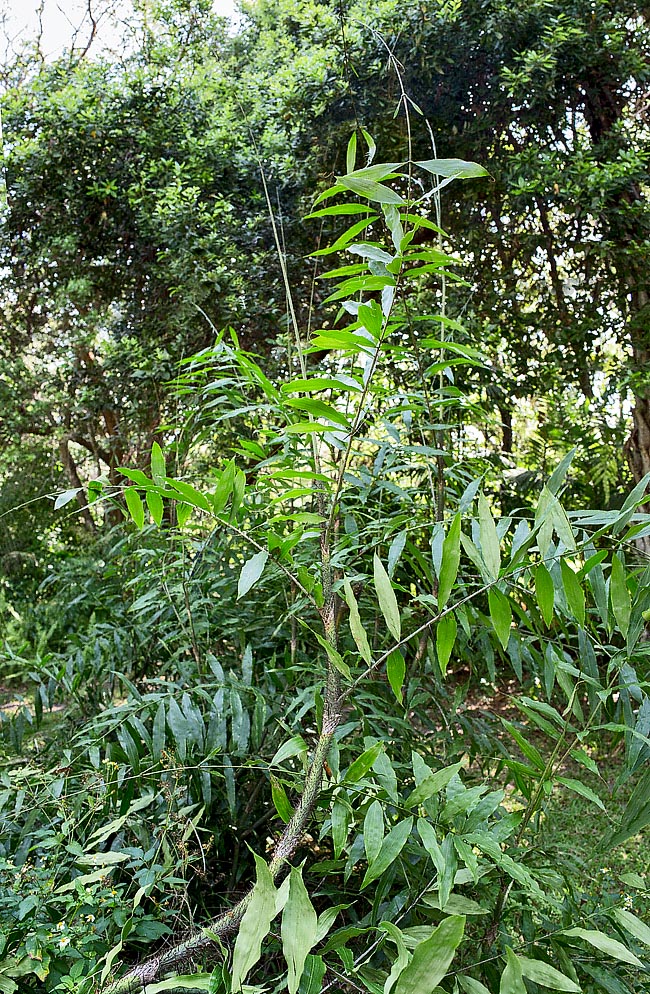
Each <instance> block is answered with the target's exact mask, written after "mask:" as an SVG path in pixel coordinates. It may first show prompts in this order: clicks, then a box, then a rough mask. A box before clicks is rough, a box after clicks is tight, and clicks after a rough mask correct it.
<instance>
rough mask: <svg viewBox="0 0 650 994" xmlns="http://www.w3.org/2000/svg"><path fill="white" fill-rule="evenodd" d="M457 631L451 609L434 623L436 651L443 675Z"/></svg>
mask: <svg viewBox="0 0 650 994" xmlns="http://www.w3.org/2000/svg"><path fill="white" fill-rule="evenodd" d="M457 632H458V625H457V623H456V618H455V615H454V612H453V611H451V612H450V613H449V614H447V615H445V617H444V618H441V619H440V621H439V622H438V624H437V625H436V652H437V653H438V665H439V666H440V672H441V673H442V675H443V676H445V674H446V672H447V663H448V662H449V657H450V656H451V650H452V649H453V647H454V642H455V641H456V634H457Z"/></svg>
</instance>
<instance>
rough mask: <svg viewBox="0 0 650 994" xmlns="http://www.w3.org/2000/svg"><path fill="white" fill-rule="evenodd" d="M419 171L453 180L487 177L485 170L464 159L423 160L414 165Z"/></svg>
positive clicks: (475, 163) (476, 163)
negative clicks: (424, 170)
mask: <svg viewBox="0 0 650 994" xmlns="http://www.w3.org/2000/svg"><path fill="white" fill-rule="evenodd" d="M415 164H416V166H419V167H420V169H426V171H427V172H428V173H433V175H434V176H450V177H452V178H453V179H475V178H476V177H479V176H489V173H488V171H487V169H484V168H483V166H480V165H479V164H478V162H468V161H467V160H466V159H423V160H421V161H418V162H416V163H415Z"/></svg>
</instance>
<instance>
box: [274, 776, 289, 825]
mask: <svg viewBox="0 0 650 994" xmlns="http://www.w3.org/2000/svg"><path fill="white" fill-rule="evenodd" d="M271 799H272V801H273V806H274V808H275V810H276V811H277V813H278V815H279V817H280V818H281V819H282V821H283V822H284V823H285V825H286V824H287V822H288V821H289V820H290V819H291V816H292V814H293V808H292V806H291V801H290V800H289V798H288V797H287V792H286V790H285V789H284V787H283V786H282V784H281V783H280V781H279V780H278V778H277V777H274V776H271Z"/></svg>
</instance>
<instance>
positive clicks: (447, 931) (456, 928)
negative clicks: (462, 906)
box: [394, 915, 465, 994]
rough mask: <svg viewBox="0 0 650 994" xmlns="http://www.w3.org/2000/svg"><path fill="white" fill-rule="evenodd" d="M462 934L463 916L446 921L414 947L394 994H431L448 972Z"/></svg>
mask: <svg viewBox="0 0 650 994" xmlns="http://www.w3.org/2000/svg"><path fill="white" fill-rule="evenodd" d="M464 931H465V918H464V917H463V916H462V915H452V916H451V917H449V918H445V919H444V921H442V922H441V923H440V925H438V927H437V929H435V931H434V932H433V934H432V935H431V936H430V937H429V938H428V939H425V940H424V942H420V943H419V944H418V945H417V946H416V947H415V950H414V952H413V956H412V958H411V962H410V963H409V964H408V966H406V967H405V968H404V970H402V972H401V973H400V975H399V977H398V978H397V983H396V984H395V988H394V990H395V994H430V992H431V990H432V989H433V988H434V987H436V986H437V985H438V984H439V983H440V981H441V980H442V978H443V977H444V976H445V974H446V973H447V971H448V970H449V966H450V964H451V961H452V960H453V958H454V953H455V952H456V949H457V947H458V946H459V945H460V942H461V940H462V938H463V933H464Z"/></svg>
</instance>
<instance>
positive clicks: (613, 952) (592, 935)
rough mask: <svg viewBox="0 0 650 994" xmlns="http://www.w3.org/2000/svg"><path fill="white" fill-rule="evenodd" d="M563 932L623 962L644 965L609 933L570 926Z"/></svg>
mask: <svg viewBox="0 0 650 994" xmlns="http://www.w3.org/2000/svg"><path fill="white" fill-rule="evenodd" d="M561 934H562V935H570V936H576V938H578V939H584V941H585V942H588V943H589V944H590V945H591V946H594V948H595V949H598V950H599V951H600V952H601V953H605V954H606V955H607V956H611V957H612V958H613V959H617V960H620V961H621V962H622V963H630V964H631V965H632V966H640V967H643V963H642V962H641V960H640V959H639V958H638V957H637V956H635V955H634V953H633V952H631V950H629V949H628V948H627V946H624V945H623V943H622V942H619V941H618V939H612V938H611V937H610V936H609V935H605V933H604V932H597V931H595V930H592V929H586V928H570V929H567V930H566V931H565V932H562V933H561Z"/></svg>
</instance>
